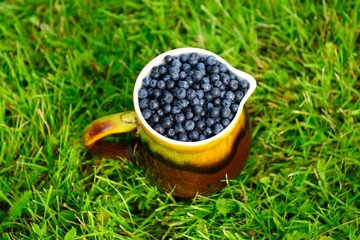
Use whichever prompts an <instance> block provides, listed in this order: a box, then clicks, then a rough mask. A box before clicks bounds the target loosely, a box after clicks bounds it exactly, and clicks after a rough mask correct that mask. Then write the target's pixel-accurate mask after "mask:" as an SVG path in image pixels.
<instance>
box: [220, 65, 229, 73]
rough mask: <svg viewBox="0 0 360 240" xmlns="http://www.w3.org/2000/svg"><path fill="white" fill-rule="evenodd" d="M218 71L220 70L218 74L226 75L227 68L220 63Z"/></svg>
mask: <svg viewBox="0 0 360 240" xmlns="http://www.w3.org/2000/svg"><path fill="white" fill-rule="evenodd" d="M219 70H220V72H223V73H226V72H227V70H228V67H227V66H226V65H225V64H224V63H220V64H219Z"/></svg>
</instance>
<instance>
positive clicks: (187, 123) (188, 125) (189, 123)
mask: <svg viewBox="0 0 360 240" xmlns="http://www.w3.org/2000/svg"><path fill="white" fill-rule="evenodd" d="M184 128H185V130H186V131H188V132H189V131H192V130H194V128H195V123H194V121H192V120H187V121H185V124H184Z"/></svg>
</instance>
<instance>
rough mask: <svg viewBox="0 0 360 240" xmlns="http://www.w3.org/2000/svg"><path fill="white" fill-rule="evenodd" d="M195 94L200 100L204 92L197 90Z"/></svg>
mask: <svg viewBox="0 0 360 240" xmlns="http://www.w3.org/2000/svg"><path fill="white" fill-rule="evenodd" d="M196 94H197V96H198V98H200V99H202V98H203V97H204V94H205V93H204V91H203V90H201V89H199V90H196Z"/></svg>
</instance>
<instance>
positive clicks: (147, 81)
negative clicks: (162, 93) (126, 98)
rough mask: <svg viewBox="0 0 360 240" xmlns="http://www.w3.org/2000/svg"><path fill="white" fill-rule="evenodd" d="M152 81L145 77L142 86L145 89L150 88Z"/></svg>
mask: <svg viewBox="0 0 360 240" xmlns="http://www.w3.org/2000/svg"><path fill="white" fill-rule="evenodd" d="M150 81H151V78H150V77H144V79H143V80H142V86H143V87H149V86H150Z"/></svg>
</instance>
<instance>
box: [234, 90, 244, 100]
mask: <svg viewBox="0 0 360 240" xmlns="http://www.w3.org/2000/svg"><path fill="white" fill-rule="evenodd" d="M243 97H244V93H243V92H242V91H236V92H235V101H237V102H240V101H241V100H242V99H243Z"/></svg>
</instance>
